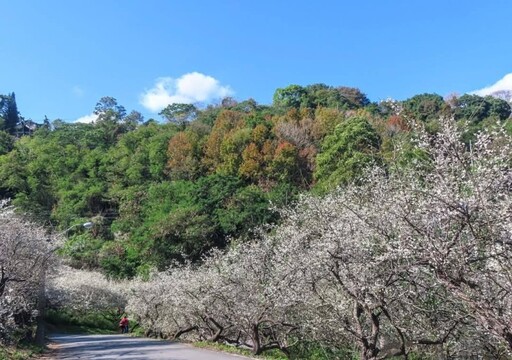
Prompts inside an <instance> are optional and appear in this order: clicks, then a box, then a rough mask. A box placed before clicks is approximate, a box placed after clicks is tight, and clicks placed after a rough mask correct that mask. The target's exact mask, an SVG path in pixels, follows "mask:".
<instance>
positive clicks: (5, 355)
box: [0, 344, 44, 360]
mask: <svg viewBox="0 0 512 360" xmlns="http://www.w3.org/2000/svg"><path fill="white" fill-rule="evenodd" d="M43 351H44V347H42V346H36V345H33V344H18V346H17V347H1V346H0V360H26V359H34V358H36V357H39V355H41V354H42V353H43Z"/></svg>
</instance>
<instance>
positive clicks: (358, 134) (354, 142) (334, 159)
mask: <svg viewBox="0 0 512 360" xmlns="http://www.w3.org/2000/svg"><path fill="white" fill-rule="evenodd" d="M380 144H381V139H380V137H379V135H378V133H377V132H376V131H375V129H374V128H373V127H372V126H371V125H370V123H369V121H368V119H367V118H366V117H365V116H361V115H357V116H353V117H350V118H348V119H347V120H345V121H344V122H343V123H341V124H339V125H338V126H336V128H335V129H334V133H333V134H331V135H328V136H326V137H325V139H324V141H323V142H322V146H321V151H320V153H319V154H318V156H317V159H316V163H317V167H316V171H315V174H314V176H315V179H316V181H317V182H318V184H317V186H318V187H319V188H320V189H323V190H328V189H332V188H333V187H335V186H338V185H340V184H346V183H349V182H350V181H352V180H355V179H356V178H357V176H359V175H361V174H362V171H363V170H364V169H365V168H366V167H367V166H368V165H370V164H372V163H373V162H374V161H376V160H377V152H378V150H379V147H380Z"/></svg>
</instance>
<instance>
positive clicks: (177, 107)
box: [158, 103, 198, 126]
mask: <svg viewBox="0 0 512 360" xmlns="http://www.w3.org/2000/svg"><path fill="white" fill-rule="evenodd" d="M197 113H198V110H197V108H196V107H195V106H194V105H192V104H180V103H173V104H170V105H167V106H166V107H165V109H163V110H162V111H160V112H159V113H158V115H160V116H162V117H163V118H164V119H166V120H167V121H169V122H172V123H175V124H177V125H179V126H185V125H186V124H187V123H188V122H190V121H192V120H194V119H195V118H196V117H197Z"/></svg>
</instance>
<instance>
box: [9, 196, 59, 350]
mask: <svg viewBox="0 0 512 360" xmlns="http://www.w3.org/2000/svg"><path fill="white" fill-rule="evenodd" d="M47 240H48V235H47V233H46V231H45V230H44V229H43V228H42V227H41V226H37V225H36V224H34V223H31V222H29V221H27V220H25V219H24V218H23V217H22V216H21V215H18V214H16V213H15V212H14V209H13V208H12V207H7V201H0V344H1V343H3V342H8V341H13V340H14V338H13V334H14V333H16V332H17V333H22V334H23V336H24V337H28V338H30V337H31V336H32V329H31V325H33V323H34V320H35V319H36V316H37V311H36V310H37V304H38V300H40V297H39V293H40V289H41V286H40V285H41V281H42V279H43V277H42V274H43V273H44V272H45V269H46V268H47V267H48V265H49V263H50V261H51V260H52V253H51V251H49V249H50V247H49V243H48V242H47Z"/></svg>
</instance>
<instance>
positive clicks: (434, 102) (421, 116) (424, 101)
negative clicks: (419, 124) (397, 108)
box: [402, 94, 447, 122]
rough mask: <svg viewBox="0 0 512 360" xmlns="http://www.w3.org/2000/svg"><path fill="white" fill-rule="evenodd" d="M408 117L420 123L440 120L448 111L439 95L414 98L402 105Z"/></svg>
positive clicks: (423, 95) (422, 95)
mask: <svg viewBox="0 0 512 360" xmlns="http://www.w3.org/2000/svg"><path fill="white" fill-rule="evenodd" d="M402 105H403V107H404V112H405V114H406V115H407V116H409V117H411V118H412V119H414V120H418V121H423V122H427V121H431V120H438V119H439V118H440V117H441V115H442V114H443V111H444V110H446V109H447V105H446V104H445V102H444V100H443V98H442V97H441V96H439V95H437V94H421V95H416V96H413V97H412V98H410V99H407V100H405V101H404V102H403V103H402Z"/></svg>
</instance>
